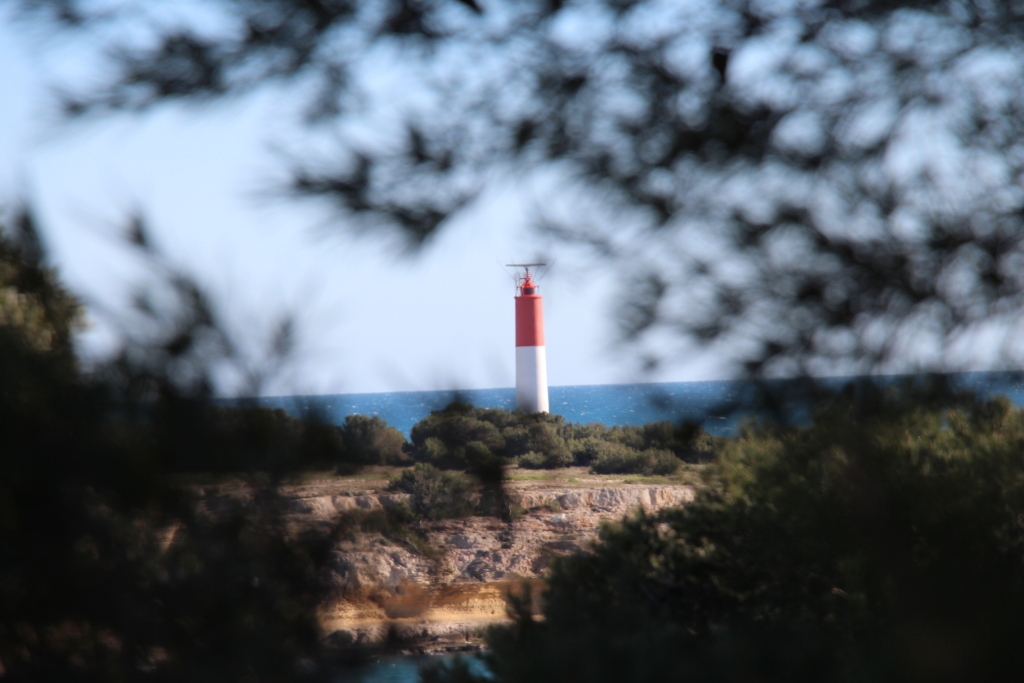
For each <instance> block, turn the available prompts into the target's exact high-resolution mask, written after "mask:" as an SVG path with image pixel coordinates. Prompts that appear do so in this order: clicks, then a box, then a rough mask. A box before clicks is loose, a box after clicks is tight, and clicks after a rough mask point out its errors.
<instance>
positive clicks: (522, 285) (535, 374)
mask: <svg viewBox="0 0 1024 683" xmlns="http://www.w3.org/2000/svg"><path fill="white" fill-rule="evenodd" d="M507 265H508V266H514V267H516V268H523V269H524V271H523V272H522V273H518V272H517V274H516V408H517V409H518V410H521V411H522V412H524V413H546V412H548V363H547V356H546V354H545V351H544V311H543V297H541V295H540V294H538V291H539V290H540V288H539V287H538V286H537V283H536V281H535V280H534V279H533V278H534V276H533V273H531V272H530V268H532V267H537V266H544V265H546V264H544V263H509V264H507Z"/></svg>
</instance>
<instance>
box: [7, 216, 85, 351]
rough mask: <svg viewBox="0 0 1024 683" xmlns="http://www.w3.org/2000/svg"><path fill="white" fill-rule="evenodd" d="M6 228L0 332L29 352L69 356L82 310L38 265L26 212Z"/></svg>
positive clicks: (32, 225)
mask: <svg viewBox="0 0 1024 683" xmlns="http://www.w3.org/2000/svg"><path fill="white" fill-rule="evenodd" d="M0 208H2V207H0ZM9 227H10V228H11V230H10V231H11V232H12V233H14V236H7V235H5V234H4V233H5V232H6V231H5V230H4V226H3V225H0V329H3V330H5V333H7V334H15V333H16V334H17V335H18V336H19V337H20V338H21V339H22V341H23V342H24V343H26V344H28V345H29V346H31V347H32V348H35V349H38V350H40V351H58V352H61V353H62V354H64V355H65V357H66V358H69V356H67V355H66V354H69V353H70V350H71V334H72V332H73V331H74V330H75V329H76V328H78V327H80V326H81V324H82V306H81V304H80V303H79V301H78V300H77V299H76V298H75V297H74V296H72V295H71V294H70V293H69V292H68V291H67V290H66V289H64V287H63V286H62V285H61V284H60V283H59V282H58V281H57V276H56V273H55V272H54V271H53V269H51V268H47V267H45V266H44V265H43V263H42V252H41V249H40V244H39V235H38V232H37V229H36V226H35V221H34V219H33V217H32V214H30V213H29V212H28V211H21V212H19V213H18V214H17V215H15V216H13V219H12V221H11V225H10V226H9Z"/></svg>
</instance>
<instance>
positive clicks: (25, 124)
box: [0, 8, 714, 394]
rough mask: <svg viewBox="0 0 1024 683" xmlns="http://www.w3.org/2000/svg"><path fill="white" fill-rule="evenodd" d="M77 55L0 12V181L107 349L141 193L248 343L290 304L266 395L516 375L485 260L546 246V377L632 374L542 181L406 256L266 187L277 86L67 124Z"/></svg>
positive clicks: (596, 280)
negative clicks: (561, 238)
mask: <svg viewBox="0 0 1024 683" xmlns="http://www.w3.org/2000/svg"><path fill="white" fill-rule="evenodd" d="M8 9H9V8H8ZM86 54H88V50H83V49H80V46H75V45H74V44H65V43H63V42H60V39H55V38H44V37H43V36H40V35H34V34H31V33H28V34H26V32H25V27H24V26H21V25H19V26H12V23H11V22H10V20H9V17H4V16H3V13H2V12H0V102H2V103H3V104H2V106H0V197H2V198H3V201H7V202H9V201H10V200H11V199H12V198H13V197H14V196H16V195H17V194H19V193H21V194H23V195H26V196H28V197H30V198H31V200H32V202H33V204H34V205H35V206H36V207H37V208H38V209H39V211H40V216H41V218H42V223H43V225H44V227H45V229H46V239H47V242H48V243H49V245H50V248H51V256H52V258H53V259H54V262H55V263H56V265H57V266H58V267H59V269H60V272H61V275H62V277H63V278H64V279H65V281H66V282H67V283H69V285H70V286H71V287H72V288H73V289H74V290H75V291H76V292H78V293H80V295H81V296H82V297H83V298H84V299H85V301H86V302H87V303H89V304H90V310H91V312H90V321H91V328H90V329H89V330H88V332H87V333H86V334H85V335H84V336H83V340H82V342H83V344H82V346H83V349H85V350H86V351H87V352H88V353H93V354H101V353H103V352H104V351H107V350H109V349H111V348H113V344H114V341H115V340H116V339H117V332H116V328H117V325H118V324H125V322H124V321H125V318H124V311H125V308H126V304H127V301H128V299H129V297H130V295H131V292H132V291H134V290H135V289H136V288H138V287H139V286H142V285H143V284H144V283H146V282H151V281H152V280H153V274H152V272H151V268H150V267H148V266H147V264H146V263H145V262H144V261H143V260H141V259H139V258H138V257H137V255H135V254H133V253H132V252H131V251H130V250H129V249H127V248H126V247H125V246H123V244H122V243H121V241H120V239H119V234H120V232H119V231H120V230H121V229H122V226H123V220H124V218H125V215H126V214H127V213H128V212H130V211H131V210H133V209H135V208H139V209H141V210H142V211H143V212H144V214H145V215H146V216H147V217H148V218H149V220H150V224H151V228H152V231H153V235H154V241H155V242H156V244H157V245H158V246H159V247H160V248H161V250H163V251H164V252H165V253H166V254H167V256H168V257H169V259H170V261H171V262H172V263H173V264H175V265H176V266H178V267H180V268H182V269H184V270H185V271H186V272H188V273H191V274H193V275H194V276H195V277H196V278H197V279H198V280H199V282H200V283H202V284H203V285H204V286H205V287H206V288H208V290H209V291H210V292H211V293H212V294H213V295H214V299H215V301H217V302H218V304H219V305H220V306H221V307H222V311H223V312H224V314H225V316H226V318H227V319H228V320H229V321H230V322H231V324H232V328H233V330H234V331H235V332H236V334H237V336H238V337H239V338H240V339H241V340H242V341H243V343H244V344H248V345H249V346H250V347H251V348H250V352H251V353H252V355H253V358H257V357H258V355H259V351H258V350H259V348H260V345H261V344H262V343H263V342H264V340H265V338H266V335H267V333H268V330H269V329H270V327H271V325H272V323H273V321H274V320H275V319H276V318H277V317H278V316H279V315H282V314H284V313H286V312H292V313H295V314H296V315H297V319H298V323H299V325H298V332H299V334H298V346H297V349H296V353H295V355H294V358H293V361H292V362H291V363H290V364H289V366H288V367H287V368H286V369H285V371H284V372H282V373H281V374H280V375H279V376H277V377H276V378H275V379H274V381H272V382H270V383H269V384H268V385H267V386H266V387H265V388H264V390H263V391H264V393H270V394H274V393H299V392H301V393H341V392H368V391H398V390H424V389H437V388H445V389H447V388H453V387H456V388H484V387H497V386H511V385H512V383H513V381H514V347H513V343H514V342H513V306H512V296H513V288H512V282H511V280H510V278H509V277H508V275H507V273H506V272H505V270H504V269H503V268H502V267H501V266H500V265H499V264H500V263H503V262H505V261H507V260H509V259H513V258H515V259H526V258H530V259H532V258H535V257H536V256H538V255H540V254H544V255H545V256H547V257H549V258H556V259H557V264H556V266H555V267H554V268H553V269H551V270H550V272H549V273H548V275H547V276H546V277H545V279H544V280H543V282H542V287H543V294H544V295H545V297H546V298H545V304H546V311H545V313H546V323H547V344H548V357H549V368H550V383H551V384H552V385H571V384H598V383H608V382H622V381H630V380H633V379H637V378H638V377H639V375H637V374H635V373H634V371H633V367H634V363H633V361H634V358H633V356H632V355H630V354H623V353H621V352H617V351H616V350H615V349H614V348H613V345H612V341H613V338H614V328H613V326H612V324H611V321H610V316H609V313H610V307H611V306H612V305H613V303H612V302H613V297H610V296H609V294H610V291H611V287H612V286H613V285H612V282H611V278H610V276H609V274H608V273H606V272H605V271H604V269H603V268H602V267H601V266H600V265H599V264H596V263H591V262H589V261H587V260H585V259H584V258H583V257H582V256H581V255H580V254H574V253H571V252H570V251H569V250H567V249H565V248H564V247H560V246H559V245H552V244H549V243H546V242H545V241H544V240H542V239H541V238H539V237H538V236H536V235H534V234H532V233H531V232H529V230H527V228H526V225H527V220H526V211H527V210H529V209H530V208H531V207H532V204H531V202H534V201H536V199H537V197H538V195H539V194H540V193H542V192H543V188H540V189H538V188H537V187H536V182H542V181H536V182H535V183H534V186H533V187H526V188H523V187H518V188H517V187H513V186H512V183H501V182H498V183H495V184H494V185H495V188H494V189H493V190H491V191H489V192H487V193H485V195H484V197H483V198H482V199H481V201H480V202H478V204H477V206H475V207H473V208H472V210H470V211H468V212H466V213H465V215H462V216H460V217H459V219H458V220H456V221H454V222H453V223H452V225H450V226H448V227H447V229H446V230H445V231H444V232H443V234H442V235H441V237H440V239H439V240H437V241H436V242H435V243H433V244H431V245H430V246H429V247H428V248H427V249H426V251H425V253H423V254H421V255H419V256H416V257H412V258H401V257H398V256H396V255H395V252H396V249H395V248H394V246H393V245H392V244H390V243H388V242H387V241H386V240H385V239H376V238H372V237H368V238H353V237H351V236H348V235H346V234H345V233H344V231H343V230H342V229H340V227H341V226H340V225H339V224H338V223H337V222H336V219H335V218H334V217H333V216H332V215H331V214H330V213H328V212H326V211H324V210H321V209H320V208H319V207H317V206H316V205H315V204H312V203H305V202H299V201H291V200H286V199H279V198H276V197H274V196H273V192H272V190H273V188H274V187H275V186H276V185H275V183H276V182H278V181H279V180H281V179H282V176H281V175H280V174H281V171H282V168H281V167H280V166H279V165H278V163H277V162H278V160H279V158H278V157H276V156H275V154H274V153H273V151H272V149H273V147H274V145H279V144H281V143H282V141H285V142H287V140H288V138H289V129H288V125H289V124H288V122H289V121H290V120H292V119H291V117H292V116H293V115H294V111H293V110H291V109H290V108H289V101H288V99H287V98H283V97H281V93H279V92H274V91H270V90H268V91H263V92H260V93H258V94H256V95H253V96H249V97H244V98H241V99H237V100H233V101H231V102H228V103H225V104H220V105H218V106H216V107H212V108H206V109H192V108H188V107H179V106H168V107H162V108H160V109H159V110H157V111H154V112H150V113H147V114H144V115H137V116H136V115H133V116H129V115H119V116H116V117H110V118H106V119H101V120H96V121H87V122H80V123H75V124H74V125H66V124H61V123H59V122H58V121H57V119H56V118H55V116H54V115H53V100H52V99H51V97H50V93H49V91H48V90H47V89H46V84H47V83H52V82H55V81H57V82H59V81H61V80H62V79H63V80H64V81H65V82H67V80H68V79H83V78H88V73H89V72H88V64H87V62H83V61H82V60H83V57H82V56H83V55H86ZM713 374H714V373H713V372H712V373H710V375H709V373H708V372H707V371H706V369H705V371H703V372H702V371H695V370H693V369H692V368H691V370H677V371H675V372H672V373H668V374H662V375H658V376H655V377H649V378H647V379H659V380H663V379H703V378H707V377H708V376H713ZM231 386H232V384H231V381H230V380H225V382H224V385H223V390H224V391H228V392H230V391H231Z"/></svg>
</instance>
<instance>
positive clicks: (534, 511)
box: [288, 485, 694, 590]
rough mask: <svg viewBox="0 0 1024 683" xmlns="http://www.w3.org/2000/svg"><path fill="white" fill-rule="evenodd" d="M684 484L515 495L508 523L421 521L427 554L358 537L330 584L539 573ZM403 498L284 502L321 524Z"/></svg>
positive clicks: (683, 495)
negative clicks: (516, 510) (514, 513)
mask: <svg viewBox="0 0 1024 683" xmlns="http://www.w3.org/2000/svg"><path fill="white" fill-rule="evenodd" d="M693 496H694V490H693V489H692V488H691V487H687V486H643V485H620V486H617V487H605V488H575V489H558V488H552V489H543V490H518V491H517V490H515V489H513V490H512V491H510V493H509V499H510V502H511V504H512V505H517V506H519V507H520V508H521V509H524V510H526V512H525V513H524V514H523V515H522V516H521V517H519V518H518V519H515V520H514V521H512V522H504V521H502V520H500V519H498V518H496V517H467V518H464V519H456V520H439V521H434V522H425V523H423V525H422V527H421V528H422V530H423V531H424V532H425V534H426V537H427V538H426V540H427V544H428V545H429V547H431V548H432V549H434V551H435V552H436V554H435V556H433V557H427V556H425V555H424V554H423V553H422V552H420V551H419V550H417V549H416V548H415V547H414V546H413V545H412V544H411V543H409V542H404V543H403V542H402V541H401V540H395V539H394V538H387V537H384V536H382V535H380V534H373V533H367V534H358V535H357V536H356V537H355V538H349V539H347V540H344V541H341V542H339V543H338V544H337V546H336V547H335V549H334V554H333V556H332V557H333V558H334V559H333V561H332V563H331V571H332V574H331V577H330V580H331V582H332V583H334V584H335V585H337V586H339V587H342V588H349V589H361V590H365V589H369V588H374V587H377V588H385V589H393V588H395V587H396V586H400V585H403V584H431V583H435V584H436V583H438V582H440V583H453V582H465V581H484V582H489V581H506V580H513V579H530V578H537V577H539V576H541V575H542V574H543V572H544V570H545V569H546V568H547V566H548V564H549V562H550V560H551V558H552V557H554V556H556V555H563V554H566V553H571V552H577V551H579V550H582V549H584V548H586V546H587V544H588V543H590V542H591V541H592V540H593V539H594V538H596V535H597V530H598V528H599V526H600V524H601V522H602V520H614V519H619V518H621V517H622V516H624V515H626V514H628V513H630V512H632V511H635V510H637V509H639V508H643V509H644V510H646V511H647V512H654V511H657V510H659V509H661V508H664V507H669V506H676V505H683V504H685V503H688V502H690V501H691V500H693ZM408 500H409V496H408V495H407V494H367V495H320V496H308V497H303V498H299V497H297V498H294V499H292V500H290V501H289V503H288V517H289V520H290V522H291V523H292V524H298V525H301V524H302V523H303V522H306V523H309V524H311V525H313V524H317V523H320V524H323V523H329V522H332V521H334V520H336V519H339V518H340V517H341V516H342V515H344V514H346V513H350V512H359V511H362V512H373V511H377V510H384V509H387V508H390V507H393V506H395V505H399V504H402V503H405V504H408Z"/></svg>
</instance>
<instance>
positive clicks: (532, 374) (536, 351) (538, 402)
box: [516, 346, 550, 413]
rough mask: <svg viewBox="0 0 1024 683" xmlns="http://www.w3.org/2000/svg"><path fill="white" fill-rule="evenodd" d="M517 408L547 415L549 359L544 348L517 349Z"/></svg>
mask: <svg viewBox="0 0 1024 683" xmlns="http://www.w3.org/2000/svg"><path fill="white" fill-rule="evenodd" d="M516 408H518V409H519V410H521V411H523V412H524V413H547V412H550V411H549V410H548V359H547V354H546V353H545V352H544V347H543V346H517V347H516Z"/></svg>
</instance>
